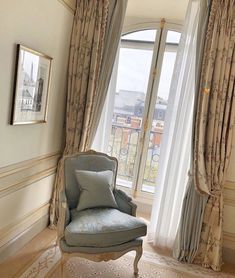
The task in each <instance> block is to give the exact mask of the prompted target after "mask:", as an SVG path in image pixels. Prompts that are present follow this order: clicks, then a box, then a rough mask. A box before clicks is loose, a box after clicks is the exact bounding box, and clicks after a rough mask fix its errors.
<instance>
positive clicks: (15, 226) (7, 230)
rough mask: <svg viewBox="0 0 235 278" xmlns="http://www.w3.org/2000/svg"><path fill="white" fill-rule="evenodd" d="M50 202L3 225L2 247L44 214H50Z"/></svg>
mask: <svg viewBox="0 0 235 278" xmlns="http://www.w3.org/2000/svg"><path fill="white" fill-rule="evenodd" d="M49 206H50V204H49V203H48V202H47V203H45V204H43V205H41V206H40V207H39V208H36V209H34V210H32V211H30V212H29V213H27V214H26V215H24V216H23V217H21V218H18V219H17V220H15V221H14V222H12V223H10V224H9V225H7V226H5V227H3V228H2V229H1V230H0V249H1V248H2V247H3V246H4V245H6V244H7V243H8V242H10V241H12V240H14V239H15V238H17V237H19V234H21V233H22V232H23V231H25V230H27V229H28V228H29V227H30V226H32V225H33V224H34V223H35V222H37V221H38V220H39V219H40V218H42V217H44V216H46V215H47V216H48V214H49Z"/></svg>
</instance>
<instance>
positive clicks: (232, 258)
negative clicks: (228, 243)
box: [223, 247, 235, 264]
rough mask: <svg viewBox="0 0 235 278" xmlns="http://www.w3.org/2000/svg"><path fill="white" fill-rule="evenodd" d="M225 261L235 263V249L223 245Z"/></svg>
mask: <svg viewBox="0 0 235 278" xmlns="http://www.w3.org/2000/svg"><path fill="white" fill-rule="evenodd" d="M223 261H224V262H225V263H230V264H235V249H230V248H228V247H223Z"/></svg>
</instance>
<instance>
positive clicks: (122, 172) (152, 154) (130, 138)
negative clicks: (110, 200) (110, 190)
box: [108, 123, 162, 191]
mask: <svg viewBox="0 0 235 278" xmlns="http://www.w3.org/2000/svg"><path fill="white" fill-rule="evenodd" d="M140 131H141V129H140V128H139V127H137V128H136V127H131V126H128V125H127V124H125V125H124V124H117V123H113V124H112V131H111V135H110V138H109V148H108V154H109V155H111V156H115V157H116V158H117V159H118V162H119V166H118V181H119V182H121V184H122V185H125V186H128V187H131V185H132V181H133V174H134V165H135V159H136V154H137V149H138V144H139V136H140ZM161 135H162V132H159V131H152V130H151V131H150V140H149V147H148V150H147V159H146V163H145V170H144V180H143V187H145V188H146V191H153V190H152V189H151V188H153V187H154V186H155V184H156V177H157V171H158V159H159V153H160V141H161ZM148 187H149V188H150V187H151V188H150V190H148ZM142 189H143V190H145V189H144V188H142Z"/></svg>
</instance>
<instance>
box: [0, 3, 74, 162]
mask: <svg viewBox="0 0 235 278" xmlns="http://www.w3.org/2000/svg"><path fill="white" fill-rule="evenodd" d="M0 18H1V25H0V37H1V46H0V53H1V63H0V72H1V75H0V93H1V95H0V97H1V117H0V127H1V136H0V153H1V157H0V167H3V166H6V165H9V164H12V163H16V162H19V161H22V160H26V159H30V158H33V157H36V156H39V155H43V154H47V153H49V152H55V151H58V150H60V148H61V134H62V126H63V125H62V122H63V114H64V102H65V85H66V84H65V78H66V67H67V61H68V48H69V38H70V32H71V26H72V13H71V12H70V11H69V10H68V9H66V8H65V7H64V6H63V5H61V3H60V2H58V1H57V0H50V1H48V0H40V1H39V0H31V1H28V0H21V1H20V2H19V1H17V0H12V1H1V4H0ZM16 43H21V44H23V45H26V46H28V47H30V48H33V49H35V50H38V51H41V52H43V53H46V54H47V55H49V56H51V57H52V58H53V63H52V76H51V90H50V95H49V107H48V122H47V123H46V124H37V125H22V126H11V125H9V117H10V112H11V102H12V95H13V77H14V65H15V52H16Z"/></svg>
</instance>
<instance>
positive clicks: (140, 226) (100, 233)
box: [65, 208, 147, 247]
mask: <svg viewBox="0 0 235 278" xmlns="http://www.w3.org/2000/svg"><path fill="white" fill-rule="evenodd" d="M71 217H72V221H71V222H70V224H69V225H68V226H67V227H66V229H65V240H66V243H67V244H68V245H70V246H81V247H82V246H83V247H110V246H114V245H118V244H123V243H125V242H128V241H131V240H134V239H136V238H138V237H141V236H145V235H146V232H147V226H146V224H145V223H144V222H143V221H141V220H140V219H138V218H136V217H133V216H131V215H128V214H126V213H123V212H121V211H119V210H117V209H114V208H94V209H87V210H83V211H77V210H76V209H74V210H72V211H71Z"/></svg>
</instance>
